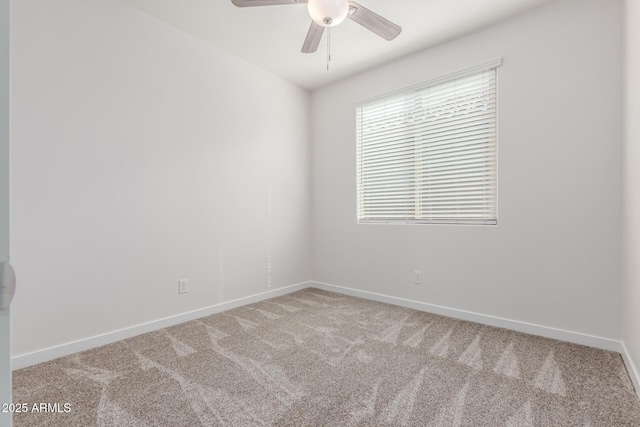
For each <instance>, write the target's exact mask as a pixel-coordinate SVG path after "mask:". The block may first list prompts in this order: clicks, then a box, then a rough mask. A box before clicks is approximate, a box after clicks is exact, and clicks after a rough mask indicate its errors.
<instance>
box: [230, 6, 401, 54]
mask: <svg viewBox="0 0 640 427" xmlns="http://www.w3.org/2000/svg"><path fill="white" fill-rule="evenodd" d="M231 2H232V3H233V4H234V5H236V6H238V7H254V6H273V5H281V4H301V3H307V9H308V10H309V16H311V26H310V27H309V32H308V33H307V37H306V39H305V40H304V43H303V45H302V52H303V53H313V52H315V51H316V50H318V46H319V45H320V40H322V35H323V34H324V29H325V28H330V27H334V26H336V25H338V24H340V23H341V22H342V21H344V20H345V19H346V18H349V19H351V20H352V21H355V22H357V23H358V24H360V25H362V26H363V27H365V28H366V29H368V30H370V31H373V32H374V33H376V34H377V35H379V36H380V37H382V38H384V39H385V40H393V39H395V38H396V37H397V36H398V34H400V32H401V31H402V28H401V27H400V26H398V25H396V24H394V23H393V22H391V21H389V20H388V19H385V18H383V17H382V16H380V15H378V14H377V13H374V12H372V11H370V10H369V9H367V8H366V7H364V6H361V5H360V4H358V3H356V2H354V1H348V0H231Z"/></svg>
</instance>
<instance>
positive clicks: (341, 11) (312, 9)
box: [307, 0, 349, 27]
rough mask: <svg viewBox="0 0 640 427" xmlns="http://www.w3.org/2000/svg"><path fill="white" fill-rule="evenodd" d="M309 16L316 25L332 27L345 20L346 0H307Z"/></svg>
mask: <svg viewBox="0 0 640 427" xmlns="http://www.w3.org/2000/svg"><path fill="white" fill-rule="evenodd" d="M307 9H308V10H309V16H311V19H313V22H315V23H316V24H318V25H322V26H323V27H333V26H336V25H338V24H340V23H341V22H342V21H344V20H345V18H346V17H347V15H348V14H349V2H348V0H309V2H308V3H307Z"/></svg>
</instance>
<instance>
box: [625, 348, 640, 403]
mask: <svg viewBox="0 0 640 427" xmlns="http://www.w3.org/2000/svg"><path fill="white" fill-rule="evenodd" d="M621 344H622V352H621V354H622V360H624V364H625V365H626V366H627V372H629V376H630V377H631V382H633V386H634V387H635V389H636V394H637V395H638V397H639V398H640V375H639V373H638V369H637V368H636V365H635V363H633V359H632V358H631V355H630V354H629V350H627V346H626V345H625V344H624V341H622V342H621Z"/></svg>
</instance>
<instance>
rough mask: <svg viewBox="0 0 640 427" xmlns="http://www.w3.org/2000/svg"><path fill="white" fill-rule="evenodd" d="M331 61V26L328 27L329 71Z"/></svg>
mask: <svg viewBox="0 0 640 427" xmlns="http://www.w3.org/2000/svg"><path fill="white" fill-rule="evenodd" d="M329 62H331V27H327V71H329Z"/></svg>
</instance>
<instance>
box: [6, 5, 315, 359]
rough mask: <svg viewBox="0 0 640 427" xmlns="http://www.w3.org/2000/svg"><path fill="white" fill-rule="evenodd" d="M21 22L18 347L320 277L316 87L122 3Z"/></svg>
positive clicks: (21, 17)
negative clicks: (313, 141) (313, 242)
mask: <svg viewBox="0 0 640 427" xmlns="http://www.w3.org/2000/svg"><path fill="white" fill-rule="evenodd" d="M12 19H13V22H12V23H13V35H12V36H13V39H12V49H13V53H12V55H13V56H12V73H13V82H12V87H11V90H12V105H11V108H12V126H13V134H12V144H13V147H12V149H13V153H12V164H13V171H12V187H11V190H12V207H11V214H12V217H13V223H12V227H11V233H12V237H13V241H12V247H11V250H12V253H13V261H14V265H15V268H16V270H17V271H19V275H20V285H19V291H18V293H17V295H16V298H15V301H14V306H13V312H12V314H13V354H14V355H21V354H23V353H28V352H32V351H36V350H41V349H43V348H46V347H49V346H55V345H60V344H64V343H68V342H70V341H73V340H78V339H83V338H86V337H91V336H94V335H97V334H101V333H106V332H110V331H114V330H117V329H120V328H125V327H129V326H132V325H137V324H140V323H143V322H148V321H153V320H156V319H160V318H163V317H167V316H171V315H175V314H179V313H184V312H186V311H189V310H194V309H197V308H201V307H205V306H209V305H213V304H217V303H220V302H224V301H228V300H231V299H234V298H238V297H243V296H247V295H253V294H256V293H259V292H263V291H266V290H267V289H268V288H267V286H268V283H269V281H270V283H271V287H272V289H274V288H278V287H282V286H285V285H291V284H294V283H298V282H303V281H306V280H308V279H309V275H310V260H309V243H308V242H309V240H310V238H309V230H310V224H309V221H310V220H309V217H310V215H309V195H308V193H309V185H310V183H309V173H308V171H309V167H310V165H309V162H310V160H309V117H308V113H309V95H308V93H307V92H305V91H303V90H301V89H299V88H297V87H295V86H293V85H291V84H289V83H287V82H285V81H283V80H281V79H279V78H277V77H275V76H273V75H271V74H268V73H266V72H264V71H262V70H260V69H258V68H256V67H254V66H252V65H249V64H248V63H245V62H243V61H241V60H238V59H236V58H234V57H232V56H230V55H228V54H226V53H224V52H222V51H220V50H217V49H215V48H212V47H211V46H209V45H207V44H205V43H204V42H201V41H199V40H197V39H195V38H193V37H192V36H189V35H187V34H185V33H183V32H180V31H178V30H176V29H173V28H171V27H169V26H167V25H165V24H163V23H161V22H160V21H157V20H155V19H153V18H151V17H149V16H147V15H144V14H143V13H141V12H139V11H137V10H135V9H133V8H130V7H129V6H126V5H123V4H122V3H121V2H119V1H113V0H94V1H84V0H55V1H52V0H21V1H16V2H13V18H12ZM270 189H271V193H270ZM270 219H271V220H270ZM269 257H270V261H271V272H270V273H269V272H268V261H269ZM181 278H189V279H190V281H191V283H190V286H191V290H190V293H189V294H187V295H182V296H178V295H177V280H178V279H181Z"/></svg>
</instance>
